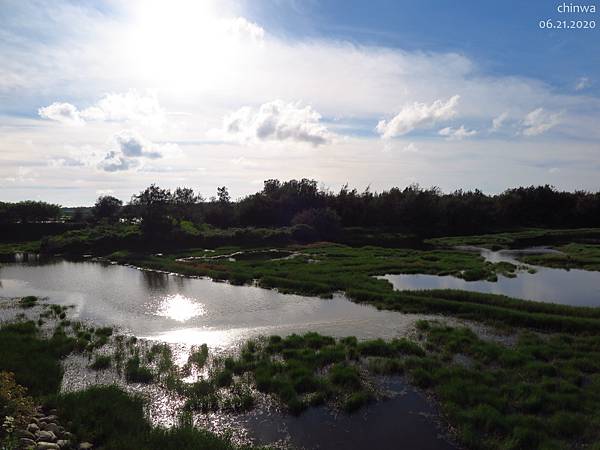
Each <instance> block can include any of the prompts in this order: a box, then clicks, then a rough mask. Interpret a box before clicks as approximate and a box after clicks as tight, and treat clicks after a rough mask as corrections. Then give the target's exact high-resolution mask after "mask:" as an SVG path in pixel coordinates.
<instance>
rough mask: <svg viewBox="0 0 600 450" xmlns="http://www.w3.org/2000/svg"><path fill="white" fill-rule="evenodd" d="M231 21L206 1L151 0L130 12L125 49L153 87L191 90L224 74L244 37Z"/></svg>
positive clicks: (233, 60) (232, 61)
mask: <svg viewBox="0 0 600 450" xmlns="http://www.w3.org/2000/svg"><path fill="white" fill-rule="evenodd" d="M235 20H236V18H235V17H226V16H224V15H223V12H222V11H220V10H219V8H218V4H216V3H212V2H205V1H201V2H200V1H186V0H176V1H170V2H164V1H153V2H150V3H144V4H143V5H138V7H136V8H135V9H134V11H133V14H132V17H131V24H130V27H129V31H128V34H129V39H128V45H127V49H126V51H127V52H128V54H129V59H130V60H131V61H132V63H133V64H134V65H135V67H137V68H138V70H139V71H140V72H141V73H140V77H141V78H142V79H145V80H149V81H151V82H152V83H154V85H155V86H156V87H161V86H169V87H173V86H178V87H180V88H186V89H187V88H191V87H193V85H198V84H199V83H205V84H206V83H210V82H211V81H216V80H219V79H221V78H222V77H223V76H226V74H227V73H228V71H229V70H231V68H232V67H231V65H232V64H233V63H235V62H236V61H237V60H238V59H239V58H238V57H239V56H240V54H241V51H240V49H241V46H242V45H244V39H240V36H239V35H238V34H236V32H235V31H236V29H235V24H236V22H235Z"/></svg>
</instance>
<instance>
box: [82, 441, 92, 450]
mask: <svg viewBox="0 0 600 450" xmlns="http://www.w3.org/2000/svg"><path fill="white" fill-rule="evenodd" d="M92 448H94V444H91V443H89V442H82V443H81V444H79V450H91V449H92Z"/></svg>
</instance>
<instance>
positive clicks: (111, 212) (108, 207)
mask: <svg viewBox="0 0 600 450" xmlns="http://www.w3.org/2000/svg"><path fill="white" fill-rule="evenodd" d="M122 207H123V202H122V201H121V200H119V199H118V198H116V197H112V196H110V195H102V196H100V197H98V200H96V204H95V205H94V207H93V208H92V216H93V217H94V220H96V221H100V220H106V221H108V222H114V221H116V220H117V219H118V217H119V213H120V212H121V208H122Z"/></svg>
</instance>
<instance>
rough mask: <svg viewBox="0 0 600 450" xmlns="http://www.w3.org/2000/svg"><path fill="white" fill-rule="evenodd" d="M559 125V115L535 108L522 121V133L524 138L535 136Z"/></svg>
mask: <svg viewBox="0 0 600 450" xmlns="http://www.w3.org/2000/svg"><path fill="white" fill-rule="evenodd" d="M559 123H560V114H558V113H551V112H549V111H546V110H545V109H544V108H537V109H534V110H533V111H531V112H530V113H528V114H527V115H526V116H525V119H524V120H523V130H522V133H523V134H524V135H525V136H537V135H539V134H542V133H545V132H546V131H548V130H549V129H551V128H553V127H555V126H556V125H558V124H559Z"/></svg>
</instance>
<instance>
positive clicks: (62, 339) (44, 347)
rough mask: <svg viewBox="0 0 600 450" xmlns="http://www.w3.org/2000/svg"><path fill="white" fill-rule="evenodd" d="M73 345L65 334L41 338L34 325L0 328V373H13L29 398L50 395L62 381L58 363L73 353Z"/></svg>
mask: <svg viewBox="0 0 600 450" xmlns="http://www.w3.org/2000/svg"><path fill="white" fill-rule="evenodd" d="M74 343H75V340H74V339H73V338H70V337H67V336H66V335H65V334H64V332H58V333H55V334H54V335H53V336H52V337H51V338H49V339H46V338H43V337H42V336H41V335H40V333H39V330H38V328H37V326H36V323H35V322H17V323H13V324H8V325H4V326H2V327H1V328H0V371H8V372H13V373H14V374H15V379H16V381H17V383H18V384H20V385H22V386H24V387H26V388H27V389H28V390H29V393H30V394H31V395H34V396H46V395H51V394H53V393H55V392H56V391H57V390H58V388H59V386H60V382H61V379H62V374H63V370H62V368H61V366H60V359H61V358H63V357H64V356H66V355H67V354H69V353H70V352H71V351H73V349H74Z"/></svg>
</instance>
